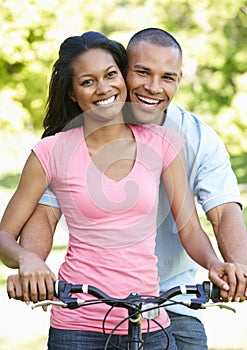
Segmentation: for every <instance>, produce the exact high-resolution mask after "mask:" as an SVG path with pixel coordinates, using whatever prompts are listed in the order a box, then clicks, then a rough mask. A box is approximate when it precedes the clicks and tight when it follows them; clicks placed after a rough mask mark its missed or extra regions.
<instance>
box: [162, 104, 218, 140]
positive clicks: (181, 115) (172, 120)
mask: <svg viewBox="0 0 247 350" xmlns="http://www.w3.org/2000/svg"><path fill="white" fill-rule="evenodd" d="M166 125H167V126H170V127H173V128H175V129H176V130H179V131H180V132H181V133H184V134H186V135H187V134H188V133H189V134H190V135H191V134H193V133H195V134H201V136H202V134H206V135H211V136H213V137H218V136H217V134H216V132H215V130H214V129H213V128H212V127H211V126H210V125H208V124H206V123H205V122H204V121H203V120H202V119H201V118H200V117H199V116H198V115H197V114H196V113H193V112H189V111H187V110H186V109H184V108H183V107H181V106H179V105H177V104H175V103H171V104H170V105H169V106H168V108H167V118H166V122H165V124H164V126H166Z"/></svg>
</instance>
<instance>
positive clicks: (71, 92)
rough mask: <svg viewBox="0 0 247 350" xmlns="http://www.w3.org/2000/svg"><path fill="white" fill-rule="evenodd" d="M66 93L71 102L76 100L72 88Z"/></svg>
mask: <svg viewBox="0 0 247 350" xmlns="http://www.w3.org/2000/svg"><path fill="white" fill-rule="evenodd" d="M68 95H69V98H70V99H71V100H72V101H73V102H77V100H76V97H75V94H74V91H73V90H72V89H68Z"/></svg>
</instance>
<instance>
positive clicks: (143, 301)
mask: <svg viewBox="0 0 247 350" xmlns="http://www.w3.org/2000/svg"><path fill="white" fill-rule="evenodd" d="M73 293H82V294H90V295H92V296H94V297H96V298H97V299H98V300H99V301H101V302H104V303H105V304H107V305H110V306H114V307H123V308H126V309H128V310H132V311H137V310H138V311H140V312H141V313H142V314H143V317H145V318H148V319H153V318H155V317H156V313H155V312H154V310H155V309H156V310H158V308H159V306H161V305H162V304H164V303H165V302H167V301H169V300H170V299H171V298H172V297H174V296H176V295H182V294H183V295H184V294H196V298H192V299H190V300H188V301H179V302H174V303H178V304H182V305H185V306H187V307H189V308H192V309H205V308H206V307H209V306H219V307H220V308H226V309H229V310H231V311H233V312H235V309H233V308H231V307H229V306H227V305H225V304H224V303H216V302H213V303H208V301H209V300H210V299H211V300H220V289H219V288H218V287H217V286H216V285H215V284H213V283H212V282H209V281H204V282H203V283H202V284H196V285H182V286H177V287H174V288H171V289H169V290H167V291H166V292H163V293H161V294H160V296H158V297H150V296H145V297H143V296H140V295H139V294H137V293H131V294H130V295H129V296H127V297H126V298H123V299H118V298H114V297H111V296H109V295H107V294H106V293H104V292H103V291H102V290H100V289H98V288H96V287H94V286H91V285H88V284H72V283H67V282H65V281H61V280H58V281H56V282H55V284H54V295H55V297H56V298H58V299H59V300H60V301H51V300H45V301H41V302H38V303H36V304H34V305H33V306H32V308H33V309H34V308H36V307H38V306H46V305H51V304H53V305H58V306H62V307H67V308H69V309H75V308H78V307H80V306H82V305H83V304H88V303H90V302H92V301H88V300H87V301H85V300H80V299H78V298H72V297H71V294H73ZM144 314H145V316H144Z"/></svg>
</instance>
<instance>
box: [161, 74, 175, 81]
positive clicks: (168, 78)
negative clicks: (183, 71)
mask: <svg viewBox="0 0 247 350" xmlns="http://www.w3.org/2000/svg"><path fill="white" fill-rule="evenodd" d="M163 79H164V80H167V81H174V80H175V79H174V77H172V76H170V75H164V76H163Z"/></svg>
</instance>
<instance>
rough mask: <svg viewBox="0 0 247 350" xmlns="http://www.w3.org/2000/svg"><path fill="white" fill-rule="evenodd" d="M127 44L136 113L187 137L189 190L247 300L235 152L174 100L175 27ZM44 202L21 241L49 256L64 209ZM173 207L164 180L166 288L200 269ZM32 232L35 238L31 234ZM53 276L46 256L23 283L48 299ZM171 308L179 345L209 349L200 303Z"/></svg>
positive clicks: (162, 268)
mask: <svg viewBox="0 0 247 350" xmlns="http://www.w3.org/2000/svg"><path fill="white" fill-rule="evenodd" d="M127 50H128V60H129V65H128V71H127V77H126V81H127V86H128V90H129V101H130V102H132V110H133V114H134V116H135V118H136V119H137V121H138V122H141V123H156V124H159V125H165V126H167V127H171V128H173V129H175V130H176V131H177V132H179V133H180V134H181V135H182V136H183V137H184V138H185V140H186V143H185V147H184V152H185V159H186V166H187V173H188V178H189V183H190V186H191V190H192V192H193V193H194V195H195V196H196V197H197V200H198V202H199V203H200V204H201V205H202V207H203V210H204V211H205V213H206V214H207V217H208V219H209V220H210V222H211V224H212V227H213V230H214V233H215V236H216V239H217V242H218V246H219V249H220V251H221V254H222V256H223V258H224V260H226V261H228V262H237V263H239V268H240V278H239V281H237V282H238V288H237V290H236V293H235V296H234V300H235V301H239V300H240V299H241V300H244V298H245V294H244V292H243V291H245V290H246V279H245V277H246V276H245V273H246V271H247V254H246V251H247V236H246V229H245V225H244V222H243V217H242V213H241V200H240V195H239V190H238V186H237V182H236V178H235V176H234V174H233V172H232V169H231V165H230V162H229V156H228V154H227V152H226V150H225V147H224V145H223V144H222V142H221V140H220V139H219V138H218V136H217V135H216V134H215V133H214V131H213V130H212V129H211V128H209V127H208V126H207V125H206V124H204V123H203V122H202V121H200V119H198V117H197V116H195V115H193V114H192V113H188V112H186V111H185V110H184V109H182V108H181V107H179V106H177V105H174V104H171V101H172V99H173V97H174V95H175V93H176V91H177V90H178V87H179V85H180V82H181V79H182V70H181V66H182V50H181V47H180V45H179V44H178V43H177V41H176V40H175V39H174V38H173V37H172V36H171V35H170V34H169V33H167V32H165V31H163V30H161V29H146V30H143V31H140V32H138V33H137V34H135V35H134V36H133V37H132V38H131V40H130V42H129V44H128V47H127ZM41 203H43V204H46V205H41V204H40V205H38V207H37V210H36V212H35V213H34V215H33V216H32V218H31V219H30V220H29V222H28V223H27V224H26V226H25V227H24V229H23V231H22V234H21V244H22V245H23V246H25V247H26V248H28V249H30V250H33V251H34V252H36V253H37V254H38V255H39V256H40V257H41V259H45V258H46V256H47V255H48V253H49V251H50V248H51V246H52V232H53V231H54V229H55V226H56V224H57V220H58V218H59V215H60V213H57V210H58V209H51V207H49V205H50V206H54V207H57V206H58V203H57V204H56V199H55V198H54V197H53V194H52V193H50V192H48V193H47V194H46V197H43V198H42V200H41ZM185 205H186V203H185ZM168 207H169V205H168V202H167V199H166V195H165V191H164V189H163V188H162V187H161V190H160V203H159V216H158V226H159V229H158V235H157V256H158V267H159V275H160V287H161V290H167V289H169V288H170V287H173V286H175V285H180V284H194V278H195V274H196V271H197V265H196V264H195V263H194V262H193V261H192V260H191V259H190V258H189V257H188V255H187V254H186V253H185V251H184V249H183V247H182V245H181V243H180V240H179V236H178V233H177V229H176V227H175V224H174V220H173V218H172V214H171V213H165V208H166V210H167V208H168ZM54 210H56V215H54V214H53V213H55V211H54ZM30 235H32V239H29V237H30ZM34 239H36V241H35V240H34ZM46 239H47V241H46ZM20 273H21V271H20ZM40 277H42V279H41V278H40ZM53 278H54V277H53V275H52V273H51V271H50V270H49V269H48V267H46V266H45V265H44V264H43V263H42V261H41V262H40V274H39V275H35V276H34V275H32V276H27V275H25V276H22V283H23V284H25V285H26V286H27V285H28V284H30V285H32V290H33V296H32V297H33V300H35V299H36V300H38V299H40V300H42V298H45V296H46V290H45V287H44V282H43V281H45V283H47V284H49V283H50V281H51V279H53ZM40 280H42V285H41V282H40ZM15 283H16V282H15V280H14V279H11V278H10V279H9V280H8V292H9V294H10V296H13V297H16V296H18V295H19V296H20V297H21V290H20V289H18V288H20V287H19V286H18V283H17V284H16V286H14V284H15ZM15 288H16V289H15ZM38 290H39V294H38V293H37V291H38ZM167 311H168V313H169V316H170V318H171V322H172V330H173V335H174V336H175V339H176V344H177V347H178V349H179V350H186V349H188V350H199V349H201V350H203V349H207V339H206V334H205V330H204V327H203V324H202V322H201V321H200V315H199V314H198V311H193V310H190V309H187V308H185V307H183V306H173V307H167Z"/></svg>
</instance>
